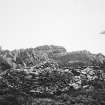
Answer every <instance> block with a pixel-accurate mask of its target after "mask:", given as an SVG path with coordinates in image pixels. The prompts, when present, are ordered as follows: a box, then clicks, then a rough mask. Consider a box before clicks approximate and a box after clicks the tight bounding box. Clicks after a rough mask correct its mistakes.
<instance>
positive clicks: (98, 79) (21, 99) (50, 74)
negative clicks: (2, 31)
mask: <svg viewBox="0 0 105 105" xmlns="http://www.w3.org/2000/svg"><path fill="white" fill-rule="evenodd" d="M0 105H105V57H104V55H102V54H92V53H90V52H88V51H77V52H69V53H68V52H66V49H65V48H63V47H60V46H53V45H52V46H47V45H45V46H39V47H37V48H29V49H20V50H14V51H9V50H2V49H1V50H0Z"/></svg>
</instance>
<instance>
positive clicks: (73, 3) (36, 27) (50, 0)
mask: <svg viewBox="0 0 105 105" xmlns="http://www.w3.org/2000/svg"><path fill="white" fill-rule="evenodd" d="M104 30H105V0H0V45H1V46H2V48H3V49H10V50H11V49H16V48H18V49H19V48H29V47H36V46H40V45H47V44H48V45H51V44H53V45H60V46H64V47H65V48H66V49H67V50H68V51H74V50H84V49H86V50H89V51H91V52H93V53H98V52H102V53H104V54H105V34H100V33H101V32H102V31H104Z"/></svg>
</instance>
